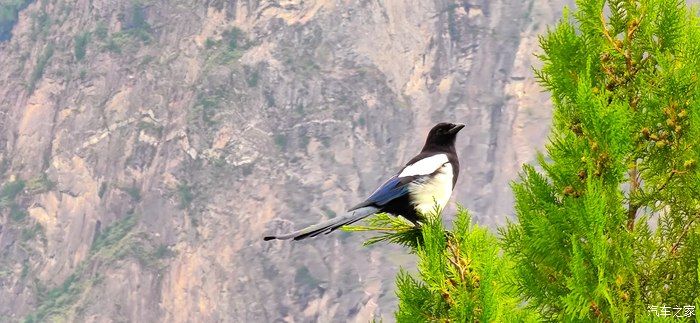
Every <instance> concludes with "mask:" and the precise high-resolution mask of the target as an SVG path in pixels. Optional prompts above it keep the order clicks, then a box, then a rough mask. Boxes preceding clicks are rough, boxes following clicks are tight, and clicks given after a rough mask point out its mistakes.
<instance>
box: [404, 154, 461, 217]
mask: <svg viewBox="0 0 700 323" xmlns="http://www.w3.org/2000/svg"><path fill="white" fill-rule="evenodd" d="M452 176H453V173H452V165H451V164H450V163H445V164H444V165H443V166H442V167H440V169H438V170H437V172H436V174H435V175H434V176H431V177H430V178H429V179H427V180H426V181H424V182H417V183H411V185H410V186H409V188H408V189H409V192H410V196H411V204H413V207H414V208H415V209H416V210H417V211H418V212H420V213H422V214H429V213H431V212H433V210H434V209H435V205H436V203H437V206H439V207H440V210H442V209H444V208H445V206H446V205H447V202H448V201H449V200H450V196H451V195H452Z"/></svg>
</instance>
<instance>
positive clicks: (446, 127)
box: [264, 123, 464, 240]
mask: <svg viewBox="0 0 700 323" xmlns="http://www.w3.org/2000/svg"><path fill="white" fill-rule="evenodd" d="M462 128H464V125H463V124H453V123H438V124H437V125H435V126H434V127H433V128H432V129H431V130H430V132H429V133H428V138H427V139H426V140H425V145H424V146H423V149H422V150H421V152H420V153H419V154H418V155H416V156H415V157H413V158H411V160H409V161H408V163H406V166H404V167H403V168H402V169H401V171H399V172H398V173H397V174H396V175H394V176H393V177H391V178H389V179H388V180H387V181H386V182H384V184H382V185H381V186H380V187H379V188H378V189H377V190H375V191H374V193H372V195H370V196H369V197H368V198H367V199H366V200H365V201H364V202H362V203H360V204H358V205H355V206H354V207H352V208H350V210H348V213H347V214H345V215H344V216H339V217H336V218H333V219H330V220H328V221H325V222H322V223H319V224H315V225H312V226H310V227H308V228H305V229H301V230H299V231H294V232H291V233H288V234H283V235H277V236H267V237H265V238H264V240H272V239H280V240H286V239H294V240H301V239H305V238H309V237H315V236H317V235H319V234H321V233H326V234H327V233H330V232H331V231H333V230H335V229H337V228H340V227H342V226H344V225H348V224H351V223H354V222H357V221H359V220H361V219H364V218H366V217H368V216H370V215H372V214H375V213H380V212H386V213H390V214H393V215H396V216H402V217H404V218H406V219H407V220H409V221H411V222H414V223H417V222H418V221H419V220H420V215H421V214H427V213H429V212H431V211H432V210H434V209H435V206H436V203H437V206H438V207H440V209H443V208H444V207H445V205H447V202H448V200H449V199H450V196H451V195H452V189H453V188H454V186H455V183H456V182H457V175H459V161H458V160H457V152H456V151H455V139H456V137H457V133H458V132H459V131H460V130H462Z"/></svg>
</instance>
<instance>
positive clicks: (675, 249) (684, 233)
mask: <svg viewBox="0 0 700 323" xmlns="http://www.w3.org/2000/svg"><path fill="white" fill-rule="evenodd" d="M698 216H700V214H696V215H695V217H693V218H692V219H691V220H690V221H688V223H686V224H685V226H684V227H683V231H682V232H681V234H680V235H679V236H678V239H676V242H675V243H674V244H673V245H672V246H671V250H670V251H669V252H670V253H671V254H675V253H676V251H677V250H678V247H679V246H680V244H681V241H683V238H684V237H685V235H686V234H688V231H689V230H690V227H691V226H692V225H693V222H695V219H697V218H698Z"/></svg>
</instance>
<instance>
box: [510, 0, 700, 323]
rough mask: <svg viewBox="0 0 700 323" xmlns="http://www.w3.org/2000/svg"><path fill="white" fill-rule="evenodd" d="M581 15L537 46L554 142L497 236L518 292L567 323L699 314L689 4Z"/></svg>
mask: <svg viewBox="0 0 700 323" xmlns="http://www.w3.org/2000/svg"><path fill="white" fill-rule="evenodd" d="M577 7H578V11H577V12H576V13H574V14H569V13H565V15H564V17H563V19H562V20H561V21H560V22H559V24H558V25H557V26H556V27H555V28H553V29H551V30H549V32H548V33H547V34H546V35H545V36H543V37H541V39H540V43H541V47H542V49H543V51H544V53H543V54H542V55H541V56H540V59H541V60H542V61H543V63H544V65H543V67H542V68H541V69H540V70H537V71H536V73H537V77H538V79H539V81H540V83H541V84H542V86H543V87H545V88H546V89H547V90H548V91H549V92H550V93H551V94H552V100H553V103H554V117H553V118H554V120H553V125H552V130H551V131H552V132H551V135H550V141H549V144H548V145H547V154H546V156H545V155H540V157H539V168H536V167H533V166H525V167H523V172H522V174H521V180H520V181H519V182H517V183H515V184H513V192H514V195H515V200H516V205H515V209H516V213H517V218H518V222H517V223H510V224H509V225H508V227H507V228H506V229H504V230H502V233H503V236H504V248H505V250H506V251H507V253H508V254H509V255H510V256H511V257H512V258H513V260H514V261H515V263H516V264H517V266H516V268H517V274H518V277H517V278H518V279H517V280H516V284H517V286H518V289H519V292H520V293H521V294H522V296H523V297H524V299H525V300H526V301H527V304H528V306H531V307H532V308H536V309H538V310H539V311H540V313H541V314H542V315H543V316H544V317H545V318H547V319H555V320H567V321H568V320H602V321H627V320H641V319H646V318H649V317H650V312H649V309H648V307H649V306H671V307H677V306H680V307H682V306H691V305H696V304H698V305H700V304H699V303H700V299H698V295H699V294H698V293H699V291H700V283H699V282H698V276H699V274H700V264H699V263H698V260H699V259H700V249H699V248H698V245H697V242H698V240H699V239H700V228H699V227H698V222H699V221H697V219H698V217H700V172H698V168H697V167H696V163H697V160H698V159H699V158H700V142H699V141H700V100H699V99H700V87H699V84H698V73H699V72H700V56H698V53H700V26H699V25H698V18H697V17H696V15H695V14H693V13H692V12H691V11H690V10H688V9H687V8H686V6H685V4H684V2H681V1H661V0H650V1H631V0H621V1H620V0H618V1H600V0H595V1H594V0H581V1H577ZM608 12H609V14H608Z"/></svg>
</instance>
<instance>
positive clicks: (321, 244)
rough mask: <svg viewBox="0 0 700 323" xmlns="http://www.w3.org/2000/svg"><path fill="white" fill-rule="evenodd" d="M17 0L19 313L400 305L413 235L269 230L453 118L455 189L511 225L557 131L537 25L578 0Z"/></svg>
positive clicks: (2, 284) (8, 301) (153, 314)
mask: <svg viewBox="0 0 700 323" xmlns="http://www.w3.org/2000/svg"><path fill="white" fill-rule="evenodd" d="M15 2H16V3H15ZM9 3H10V4H9V5H3V6H4V7H2V9H3V10H7V11H8V12H10V13H11V14H13V15H14V14H15V13H16V14H17V15H16V19H14V20H13V19H7V20H5V21H3V22H2V24H0V25H2V26H3V29H2V30H9V32H8V33H5V36H6V37H4V38H0V40H2V41H1V42H0V66H3V68H2V69H0V180H1V181H0V182H1V183H2V188H1V190H0V321H22V320H25V319H26V320H28V321H45V320H50V319H66V320H68V321H129V322H138V321H142V322H149V321H156V320H158V321H167V322H191V321H195V322H196V321H229V322H234V321H235V322H241V321H242V322H248V321H265V322H274V321H290V322H305V321H314V320H315V321H324V322H327V321H348V320H350V321H358V322H366V321H368V320H370V319H372V318H373V317H377V318H379V317H383V318H384V319H385V320H388V321H391V320H392V311H393V308H394V306H395V304H396V301H395V296H394V294H393V289H394V281H393V277H394V275H395V273H396V272H397V270H398V268H399V266H405V267H408V268H411V262H410V257H409V256H406V255H405V253H404V252H403V251H402V250H400V249H398V248H395V247H392V246H386V245H380V246H375V247H371V248H364V247H361V246H360V244H361V242H362V241H363V236H362V235H361V234H352V235H351V234H348V233H343V232H338V233H334V234H333V235H330V236H326V237H323V238H319V239H314V240H310V241H308V242H306V241H304V242H301V243H289V242H272V243H269V242H263V241H262V240H261V237H262V236H263V234H265V233H270V232H277V231H286V230H291V229H292V228H298V227H300V226H302V225H306V224H310V223H313V222H315V221H318V220H320V219H325V218H328V217H332V216H334V215H335V214H337V213H341V212H343V210H345V209H346V208H347V207H348V206H350V205H352V204H354V203H356V202H358V201H359V200H361V199H362V198H363V197H364V196H365V195H366V194H368V193H370V192H371V191H372V190H373V189H374V188H375V187H376V185H378V184H379V183H380V182H381V181H382V180H383V177H384V176H385V175H386V174H390V173H392V172H394V171H396V169H397V167H399V166H400V165H401V164H402V163H403V162H405V161H406V160H407V159H408V158H410V157H411V156H412V155H413V154H415V153H416V152H417V151H418V150H419V149H420V146H421V145H422V141H423V139H424V135H425V134H426V132H427V130H428V129H429V128H430V127H431V126H432V124H433V123H435V122H438V121H443V120H447V121H459V122H466V123H467V124H468V128H466V129H465V130H463V131H462V133H461V134H460V137H459V139H458V145H459V148H458V149H459V154H460V158H461V164H462V169H461V176H460V178H459V181H458V182H457V189H456V192H455V194H454V198H453V201H455V202H459V203H461V204H462V205H464V206H465V207H467V208H469V209H471V210H472V211H473V214H474V215H475V217H476V219H477V221H479V222H482V223H486V224H489V225H496V224H500V223H503V222H504V219H505V218H506V217H507V216H508V215H509V214H510V213H511V212H512V211H511V208H512V206H511V205H512V203H511V197H510V189H509V187H508V182H509V181H510V180H512V179H514V178H515V177H516V176H517V172H518V170H519V167H520V165H521V164H522V163H524V162H530V161H532V159H533V156H534V154H535V151H536V149H538V148H540V147H541V144H542V142H543V141H544V136H545V134H546V131H547V124H548V119H549V105H548V102H547V95H546V94H544V93H541V90H540V89H539V88H538V87H537V86H536V85H535V83H534V81H533V78H532V73H531V71H530V66H531V65H532V64H533V63H535V59H534V57H533V56H532V53H533V52H535V51H536V50H537V39H536V35H537V34H538V33H541V32H542V31H543V30H544V29H545V26H546V25H547V24H551V23H553V22H554V21H555V20H556V19H557V17H559V16H560V12H561V9H562V3H561V2H558V1H544V0H528V1H524V2H523V1H515V0H497V1H488V0H470V1H445V0H435V1H422V0H421V1H418V0H416V1H411V0H407V1H330V0H304V1H302V0H289V1H243V0H241V1H238V0H228V1H223V0H211V1H205V2H199V1H169V2H168V1H154V0H136V1H113V0H91V1H86V0H77V1H65V0H38V1H35V2H33V1H14V2H13V1H10V2H9ZM8 17H13V16H8ZM7 26H10V28H6V27H7Z"/></svg>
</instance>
